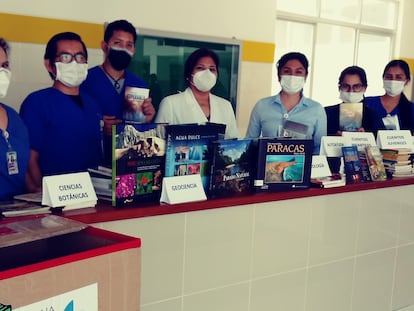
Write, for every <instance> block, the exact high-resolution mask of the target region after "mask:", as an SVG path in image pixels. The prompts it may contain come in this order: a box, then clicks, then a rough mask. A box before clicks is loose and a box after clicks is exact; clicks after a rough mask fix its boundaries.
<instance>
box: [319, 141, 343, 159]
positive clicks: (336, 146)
mask: <svg viewBox="0 0 414 311" xmlns="http://www.w3.org/2000/svg"><path fill="white" fill-rule="evenodd" d="M343 146H345V138H344V137H342V136H322V139H321V151H320V152H319V153H320V155H325V156H327V157H342V147H343Z"/></svg>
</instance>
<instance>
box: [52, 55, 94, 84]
mask: <svg viewBox="0 0 414 311" xmlns="http://www.w3.org/2000/svg"><path fill="white" fill-rule="evenodd" d="M55 65H56V80H59V81H60V82H62V83H63V84H64V85H66V86H68V87H76V86H79V85H80V84H81V83H82V82H83V81H84V80H85V79H86V76H87V75H88V64H78V63H77V62H75V61H73V62H71V63H68V64H66V63H61V62H57V63H56V64H55Z"/></svg>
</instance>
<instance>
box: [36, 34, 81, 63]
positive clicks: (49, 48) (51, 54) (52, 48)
mask: <svg viewBox="0 0 414 311" xmlns="http://www.w3.org/2000/svg"><path fill="white" fill-rule="evenodd" d="M63 40H73V41H78V42H80V43H81V44H82V47H83V50H84V52H85V57H86V59H88V50H87V49H86V45H85V43H84V42H83V41H82V38H81V37H80V36H79V35H78V34H76V33H74V32H69V31H68V32H61V33H58V34H56V35H54V36H53V37H52V38H51V39H50V40H49V42H48V43H47V45H46V50H45V55H44V59H45V60H49V61H50V63H51V64H54V63H55V58H56V54H57V46H58V42H59V41H63Z"/></svg>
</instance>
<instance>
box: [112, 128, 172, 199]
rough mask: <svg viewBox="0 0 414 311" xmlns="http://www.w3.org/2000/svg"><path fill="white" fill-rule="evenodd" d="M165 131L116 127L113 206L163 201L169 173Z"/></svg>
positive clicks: (163, 129) (113, 130)
mask: <svg viewBox="0 0 414 311" xmlns="http://www.w3.org/2000/svg"><path fill="white" fill-rule="evenodd" d="M165 127H166V124H155V123H121V124H116V125H113V126H112V149H113V150H112V152H113V155H112V205H113V206H123V205H128V204H132V203H137V202H141V201H148V200H154V201H155V200H159V197H160V195H161V185H162V177H163V175H164V169H165Z"/></svg>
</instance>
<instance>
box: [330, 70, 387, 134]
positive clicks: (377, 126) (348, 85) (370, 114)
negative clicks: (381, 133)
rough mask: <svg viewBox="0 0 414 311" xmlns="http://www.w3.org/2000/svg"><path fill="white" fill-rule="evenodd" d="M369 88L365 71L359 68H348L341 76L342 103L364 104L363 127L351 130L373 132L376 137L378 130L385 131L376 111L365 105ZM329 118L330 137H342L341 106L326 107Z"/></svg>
mask: <svg viewBox="0 0 414 311" xmlns="http://www.w3.org/2000/svg"><path fill="white" fill-rule="evenodd" d="M367 87H368V81H367V75H366V73H365V70H364V69H363V68H361V67H359V66H349V67H346V68H345V69H344V70H343V71H342V72H341V74H340V75H339V80H338V90H339V98H340V99H341V100H342V103H362V117H361V126H360V127H358V128H352V129H349V130H350V131H357V132H372V133H373V134H374V135H375V136H376V135H377V132H378V130H382V129H385V127H384V124H383V123H382V120H381V118H380V117H379V115H378V114H377V112H376V111H374V110H372V109H371V108H369V107H368V106H367V105H366V104H365V95H364V94H365V91H366V90H367ZM325 111H326V116H327V121H328V122H327V132H328V135H342V130H341V129H340V124H339V123H340V122H339V117H340V104H336V105H333V106H328V107H325Z"/></svg>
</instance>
